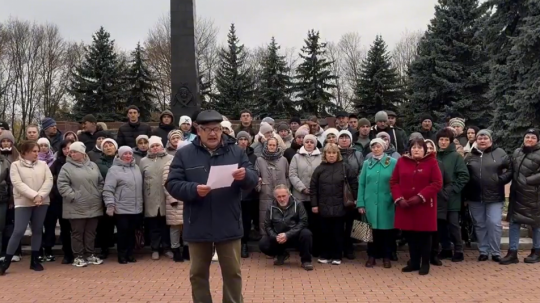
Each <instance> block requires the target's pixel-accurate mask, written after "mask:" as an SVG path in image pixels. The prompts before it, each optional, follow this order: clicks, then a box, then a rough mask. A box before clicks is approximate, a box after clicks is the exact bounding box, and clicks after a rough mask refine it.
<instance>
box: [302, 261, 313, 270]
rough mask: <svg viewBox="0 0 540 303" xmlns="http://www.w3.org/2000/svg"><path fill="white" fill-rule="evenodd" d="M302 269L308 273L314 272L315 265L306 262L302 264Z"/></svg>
mask: <svg viewBox="0 0 540 303" xmlns="http://www.w3.org/2000/svg"><path fill="white" fill-rule="evenodd" d="M302 268H303V269H305V270H307V271H310V270H313V264H311V262H304V263H302Z"/></svg>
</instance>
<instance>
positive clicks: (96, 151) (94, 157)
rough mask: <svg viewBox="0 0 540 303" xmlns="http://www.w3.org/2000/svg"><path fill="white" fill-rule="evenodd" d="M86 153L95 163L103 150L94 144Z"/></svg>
mask: <svg viewBox="0 0 540 303" xmlns="http://www.w3.org/2000/svg"><path fill="white" fill-rule="evenodd" d="M86 154H87V155H88V158H90V161H92V162H94V163H97V161H98V160H99V158H101V155H103V152H102V151H101V150H99V149H98V148H97V147H96V146H95V145H94V148H93V149H92V150H91V151H89V152H87V153H86Z"/></svg>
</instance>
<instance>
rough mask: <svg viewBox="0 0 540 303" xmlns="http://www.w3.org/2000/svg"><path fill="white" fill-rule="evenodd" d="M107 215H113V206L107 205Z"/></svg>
mask: <svg viewBox="0 0 540 303" xmlns="http://www.w3.org/2000/svg"><path fill="white" fill-rule="evenodd" d="M106 213H107V216H109V217H112V216H113V215H114V206H107V211H106Z"/></svg>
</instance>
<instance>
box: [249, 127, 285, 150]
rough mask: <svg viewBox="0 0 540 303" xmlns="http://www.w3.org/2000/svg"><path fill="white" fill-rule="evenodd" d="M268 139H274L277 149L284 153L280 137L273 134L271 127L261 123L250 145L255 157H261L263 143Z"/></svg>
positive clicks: (283, 145) (283, 144)
mask: <svg viewBox="0 0 540 303" xmlns="http://www.w3.org/2000/svg"><path fill="white" fill-rule="evenodd" d="M270 138H275V139H276V140H277V141H278V147H279V148H280V149H281V151H282V152H283V151H285V148H286V146H285V143H284V142H283V139H281V137H280V136H279V135H277V134H276V133H275V132H274V128H273V127H272V125H270V124H268V123H266V122H261V125H260V126H259V133H258V134H257V135H256V136H255V139H254V140H253V144H251V147H252V148H253V151H254V153H255V155H256V156H257V157H261V156H262V152H263V148H264V143H265V142H266V141H267V140H268V139H270Z"/></svg>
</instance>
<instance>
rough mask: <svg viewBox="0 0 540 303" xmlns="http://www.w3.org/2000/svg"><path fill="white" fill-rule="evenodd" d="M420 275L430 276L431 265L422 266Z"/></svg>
mask: <svg viewBox="0 0 540 303" xmlns="http://www.w3.org/2000/svg"><path fill="white" fill-rule="evenodd" d="M418 274H419V275H421V276H425V275H427V274H429V263H424V264H422V266H420V270H419V271H418Z"/></svg>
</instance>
